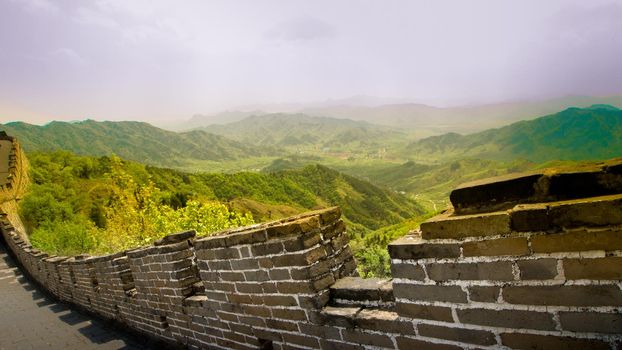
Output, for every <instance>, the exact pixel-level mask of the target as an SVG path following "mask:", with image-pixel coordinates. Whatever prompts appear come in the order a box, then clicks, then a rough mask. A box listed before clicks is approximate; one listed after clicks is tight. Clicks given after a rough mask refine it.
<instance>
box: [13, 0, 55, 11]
mask: <svg viewBox="0 0 622 350" xmlns="http://www.w3.org/2000/svg"><path fill="white" fill-rule="evenodd" d="M12 2H13V3H17V4H19V5H21V6H22V8H23V9H25V10H26V11H29V12H48V13H56V12H58V11H59V8H58V6H57V5H56V4H55V3H54V2H52V1H50V0H19V1H18V0H12Z"/></svg>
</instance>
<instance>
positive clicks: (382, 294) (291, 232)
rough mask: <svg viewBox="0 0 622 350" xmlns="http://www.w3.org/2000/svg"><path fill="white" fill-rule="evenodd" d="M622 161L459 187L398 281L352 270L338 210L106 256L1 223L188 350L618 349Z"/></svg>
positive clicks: (39, 269)
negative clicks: (34, 239)
mask: <svg viewBox="0 0 622 350" xmlns="http://www.w3.org/2000/svg"><path fill="white" fill-rule="evenodd" d="M621 164H622V163H621V162H618V163H616V164H604V165H602V166H600V167H598V168H597V169H591V170H589V171H588V170H582V171H580V172H575V173H564V174H539V175H537V176H534V175H533V174H532V175H524V176H516V177H513V178H505V179H496V180H492V181H489V182H481V183H478V184H473V185H466V186H462V187H461V188H459V189H457V190H456V191H454V193H452V197H451V199H452V203H453V205H454V207H455V208H456V212H448V213H444V214H441V215H440V216H437V217H435V218H433V219H431V220H429V221H428V222H426V223H424V224H422V227H421V231H420V232H414V233H413V234H411V235H409V236H406V237H403V238H401V239H398V240H397V241H395V242H393V243H392V244H391V245H390V246H389V253H390V255H391V269H392V272H393V278H394V279H393V280H386V279H367V280H362V279H360V278H358V277H356V276H355V275H356V272H355V271H356V262H355V261H354V258H353V256H352V252H351V250H350V248H349V245H348V236H347V233H346V227H345V225H344V223H343V221H342V220H341V219H340V211H339V209H338V208H330V209H325V210H320V211H315V212H310V213H306V214H302V215H299V216H295V217H292V218H288V219H285V220H281V221H277V222H272V223H266V224H259V225H253V226H249V227H244V228H240V229H236V230H229V231H225V232H220V233H218V234H217V235H215V236H210V237H205V238H196V237H195V232H194V231H189V232H182V233H178V234H173V235H170V236H167V237H165V238H163V239H161V240H160V241H158V242H156V243H155V245H153V246H149V247H143V248H139V249H134V250H129V251H125V252H120V253H117V254H113V255H108V256H100V257H90V256H74V257H60V256H48V254H46V253H44V252H41V251H38V250H37V249H34V248H33V247H31V246H30V245H29V244H28V243H27V242H26V241H25V240H24V239H22V238H20V235H19V234H18V232H17V231H18V230H16V229H15V228H14V226H13V225H12V223H11V222H10V220H8V219H7V217H6V215H5V216H4V217H3V218H2V225H1V226H2V227H1V228H2V234H3V236H4V239H5V240H6V243H7V244H8V247H9V248H10V250H11V251H13V253H14V254H15V255H16V256H17V259H18V260H19V261H20V262H21V264H22V266H23V268H25V269H26V270H27V271H28V273H29V274H30V275H31V276H32V277H33V278H34V279H36V280H37V281H38V282H39V283H40V284H41V285H42V286H44V287H45V288H46V289H47V290H49V291H50V292H51V293H52V294H54V295H56V296H57V297H58V298H59V299H61V300H64V301H67V302H69V303H73V304H76V305H79V306H80V307H82V308H85V309H87V310H89V311H91V312H93V313H96V314H99V315H101V316H102V317H104V318H107V319H112V320H116V321H117V322H119V323H122V324H125V325H127V326H129V327H131V328H133V329H135V330H137V331H140V332H142V333H144V334H146V335H149V336H152V337H155V338H158V339H161V340H164V341H167V342H171V343H176V344H182V345H185V346H187V347H189V348H207V349H363V348H374V349H377V348H389V349H499V348H510V349H620V347H621V346H622V312H621V311H622V171H621V170H622V165H621ZM577 178H580V179H581V181H579V182H578V183H579V184H581V186H583V187H582V188H588V187H590V186H588V185H590V184H591V185H592V187H591V188H589V189H588V190H581V191H582V192H581V196H580V197H578V198H577V196H576V195H571V197H572V198H568V196H569V195H568V193H572V191H573V188H572V186H570V185H569V186H570V187H567V188H566V190H563V189H562V190H560V189H559V186H557V185H556V184H559V183H560V181H562V182H563V183H572V181H570V182H568V181H567V180H569V179H570V180H572V179H577ZM560 179H561V180H560ZM564 181H566V182H564ZM521 186H522V187H521ZM508 188H509V189H512V191H514V192H512V191H509V190H506V189H508ZM575 188H578V187H575ZM473 193H475V194H479V195H472V194H473ZM508 193H509V195H508Z"/></svg>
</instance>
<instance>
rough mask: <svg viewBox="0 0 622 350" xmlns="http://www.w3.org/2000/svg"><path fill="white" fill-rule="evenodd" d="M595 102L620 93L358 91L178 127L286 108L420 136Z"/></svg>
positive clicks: (614, 101) (620, 99)
mask: <svg viewBox="0 0 622 350" xmlns="http://www.w3.org/2000/svg"><path fill="white" fill-rule="evenodd" d="M383 102H384V103H383ZM594 104H608V105H612V106H615V107H618V108H622V96H616V95H614V96H604V97H596V96H565V97H559V98H553V99H546V100H537V101H516V102H504V103H496V104H484V105H474V106H459V107H432V106H428V105H425V104H417V103H406V102H403V101H391V100H386V99H374V98H370V97H357V98H351V99H342V100H334V101H328V102H325V103H316V104H307V105H302V104H299V105H255V106H249V107H247V108H246V109H240V110H232V111H228V112H224V113H218V114H213V115H195V116H193V118H192V119H191V120H189V121H188V122H184V123H183V124H180V125H179V126H178V127H177V128H179V129H189V128H199V127H206V126H209V125H213V124H227V123H231V122H236V121H240V120H242V119H244V118H246V117H249V116H253V115H263V114H270V113H277V112H286V113H290V114H295V113H302V114H306V115H309V116H317V117H329V118H339V119H351V120H356V121H367V122H369V123H373V124H379V125H386V126H392V127H398V128H400V129H402V130H403V129H409V131H410V132H413V131H414V132H417V134H418V136H419V137H426V136H433V135H439V134H443V133H448V132H456V133H461V134H464V133H474V132H478V131H483V130H486V129H490V128H498V127H501V126H504V125H507V124H510V123H513V122H516V121H520V120H527V119H534V118H537V117H540V116H543V115H548V114H551V113H555V112H558V111H560V110H563V109H566V108H568V107H579V108H584V107H589V106H591V105H594Z"/></svg>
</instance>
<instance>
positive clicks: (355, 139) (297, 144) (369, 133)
mask: <svg viewBox="0 0 622 350" xmlns="http://www.w3.org/2000/svg"><path fill="white" fill-rule="evenodd" d="M202 130H205V131H208V132H210V133H213V134H217V135H221V136H225V137H227V138H230V139H232V140H235V141H238V142H241V143H244V144H251V145H256V146H263V147H278V148H289V149H291V150H296V149H301V148H311V149H313V148H315V149H318V150H319V149H330V150H350V151H351V150H377V149H378V148H380V147H386V146H388V145H392V144H395V143H400V142H406V141H407V140H408V139H409V134H408V133H407V132H404V131H401V130H398V129H397V128H392V127H387V126H381V125H377V124H371V123H368V122H363V121H354V120H350V119H337V118H326V117H311V116H308V115H306V114H300V113H298V114H283V113H275V114H264V115H254V116H249V117H247V118H245V119H243V120H240V121H237V122H233V123H229V124H224V125H211V126H208V127H205V128H203V129H202Z"/></svg>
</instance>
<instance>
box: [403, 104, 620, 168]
mask: <svg viewBox="0 0 622 350" xmlns="http://www.w3.org/2000/svg"><path fill="white" fill-rule="evenodd" d="M405 155H407V156H408V158H410V159H414V160H426V161H429V160H430V159H440V160H446V161H447V160H455V159H465V158H481V159H492V160H502V161H509V160H513V159H526V160H529V161H533V162H545V161H550V160H594V159H607V158H612V157H619V156H620V155H622V111H621V110H620V109H618V108H616V107H613V106H610V105H593V106H591V107H589V108H574V107H573V108H568V109H566V110H564V111H561V112H559V113H555V114H551V115H548V116H544V117H541V118H537V119H534V120H529V121H520V122H517V123H514V124H510V125H507V126H504V127H502V128H498V129H489V130H486V131H482V132H479V133H474V134H470V135H460V134H457V133H449V134H444V135H440V136H433V137H429V138H426V139H423V140H418V141H415V142H412V143H411V144H409V145H408V146H407V147H406V151H405Z"/></svg>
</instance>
